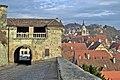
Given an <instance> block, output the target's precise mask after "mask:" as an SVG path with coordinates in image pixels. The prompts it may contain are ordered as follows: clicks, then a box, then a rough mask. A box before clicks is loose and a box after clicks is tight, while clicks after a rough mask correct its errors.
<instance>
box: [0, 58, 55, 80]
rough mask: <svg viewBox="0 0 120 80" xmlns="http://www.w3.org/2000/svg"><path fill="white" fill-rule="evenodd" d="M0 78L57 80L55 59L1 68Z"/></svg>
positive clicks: (10, 79)
mask: <svg viewBox="0 0 120 80" xmlns="http://www.w3.org/2000/svg"><path fill="white" fill-rule="evenodd" d="M0 80H57V64H56V59H50V60H44V61H39V62H35V63H33V64H32V65H17V66H14V67H11V68H7V69H2V70H0Z"/></svg>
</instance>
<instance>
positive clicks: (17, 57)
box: [14, 45, 32, 64]
mask: <svg viewBox="0 0 120 80" xmlns="http://www.w3.org/2000/svg"><path fill="white" fill-rule="evenodd" d="M23 49H24V50H25V49H29V53H28V54H30V57H28V58H29V59H23V60H21V58H20V57H21V56H20V54H21V50H23ZM24 50H23V51H22V54H23V53H25V51H24ZM25 54H26V53H25ZM24 57H26V56H24ZM31 60H32V51H31V49H30V47H29V46H27V45H23V46H20V47H18V48H16V50H15V51H14V63H18V64H19V63H25V64H31Z"/></svg>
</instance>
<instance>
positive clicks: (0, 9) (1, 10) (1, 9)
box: [0, 5, 8, 29]
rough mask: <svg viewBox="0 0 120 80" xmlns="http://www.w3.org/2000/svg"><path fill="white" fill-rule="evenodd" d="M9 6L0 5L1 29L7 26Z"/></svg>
mask: <svg viewBox="0 0 120 80" xmlns="http://www.w3.org/2000/svg"><path fill="white" fill-rule="evenodd" d="M7 7H8V6H6V5H0V29H5V28H6V26H7Z"/></svg>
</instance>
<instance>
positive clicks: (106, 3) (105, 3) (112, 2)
mask: <svg viewBox="0 0 120 80" xmlns="http://www.w3.org/2000/svg"><path fill="white" fill-rule="evenodd" d="M118 3H119V2H117V1H103V2H100V3H99V5H113V4H118Z"/></svg>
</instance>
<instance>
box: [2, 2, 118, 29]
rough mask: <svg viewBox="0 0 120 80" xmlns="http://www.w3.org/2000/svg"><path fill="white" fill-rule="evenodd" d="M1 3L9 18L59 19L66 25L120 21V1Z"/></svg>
mask: <svg viewBox="0 0 120 80" xmlns="http://www.w3.org/2000/svg"><path fill="white" fill-rule="evenodd" d="M1 3H3V4H7V5H8V17H15V18H16V17H19V18H21V17H22V18H24V17H25V18H34V17H35V18H56V17H59V18H60V19H62V21H63V22H64V23H65V24H66V23H69V22H81V21H82V19H85V20H87V21H92V22H94V23H97V22H101V23H103V21H104V23H110V24H117V25H119V23H118V22H119V21H120V16H119V14H120V8H119V7H120V0H11V1H10V0H2V1H1ZM110 20H111V21H110ZM112 21H113V22H112ZM115 21H116V23H115ZM119 27H120V26H119Z"/></svg>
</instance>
